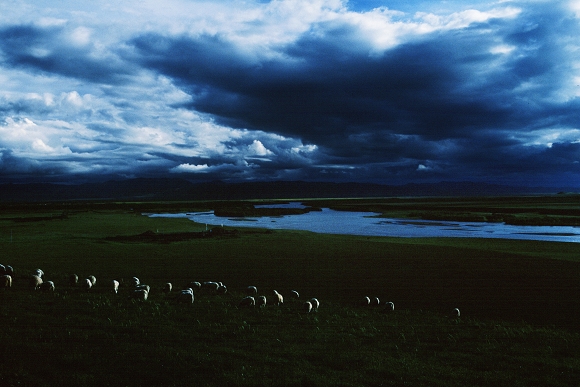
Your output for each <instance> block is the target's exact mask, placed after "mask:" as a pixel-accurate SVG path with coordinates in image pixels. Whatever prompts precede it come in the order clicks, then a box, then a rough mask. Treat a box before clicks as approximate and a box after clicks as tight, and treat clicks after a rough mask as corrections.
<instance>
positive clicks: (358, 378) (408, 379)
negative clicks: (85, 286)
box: [0, 203, 580, 386]
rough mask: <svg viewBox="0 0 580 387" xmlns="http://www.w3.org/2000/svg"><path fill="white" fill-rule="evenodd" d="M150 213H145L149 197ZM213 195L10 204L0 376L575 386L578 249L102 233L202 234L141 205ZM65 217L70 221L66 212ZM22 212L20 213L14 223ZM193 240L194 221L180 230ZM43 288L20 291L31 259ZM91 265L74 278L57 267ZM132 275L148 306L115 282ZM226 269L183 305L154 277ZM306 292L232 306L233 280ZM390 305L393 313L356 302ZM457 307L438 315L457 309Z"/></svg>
mask: <svg viewBox="0 0 580 387" xmlns="http://www.w3.org/2000/svg"><path fill="white" fill-rule="evenodd" d="M156 206H157V207H158V208H155V207H156ZM207 206H208V205H207V204H187V203H174V204H171V205H170V206H164V205H161V204H159V205H156V204H139V203H134V204H118V205H113V204H107V205H103V206H97V205H91V206H84V205H83V204H75V205H74V206H72V207H70V208H67V210H66V211H63V210H62V208H60V207H54V206H52V207H51V206H48V208H47V207H43V206H41V205H36V206H28V207H25V208H20V207H19V208H16V207H14V208H13V207H6V208H5V209H4V211H3V213H2V215H1V216H0V246H1V247H0V263H2V264H4V265H12V266H13V267H14V269H15V278H14V284H13V287H12V288H11V289H8V290H6V291H0V340H1V343H2V345H1V346H0V348H1V351H2V352H1V354H0V359H1V360H0V385H2V386H4V385H7V386H11V385H15V386H16V385H20V386H41V385H43V386H47V385H48V386H79V385H84V386H143V385H152V386H191V385H196V386H264V385H271V386H284V385H288V386H361V385H373V386H378V385H385V386H391V385H392V386H400V385H411V386H466V385H468V386H577V385H578V381H580V324H579V323H578V321H580V245H577V244H572V243H548V242H524V241H507V240H478V239H465V240H463V239H455V238H449V239H397V238H379V237H356V236H340V235H321V234H314V233H307V232H297V231H275V232H272V231H266V230H252V229H240V230H239V232H237V233H235V234H224V235H216V236H213V237H204V238H192V239H187V240H182V241H178V242H171V243H164V242H163V241H162V240H161V241H160V240H157V241H156V242H147V241H137V242H127V241H122V240H121V239H111V237H117V236H135V235H139V234H142V233H145V232H147V231H152V232H153V233H154V234H156V235H172V234H175V233H197V232H202V231H204V230H205V226H204V225H198V224H195V223H193V222H190V221H188V220H184V219H167V218H148V217H145V216H142V215H140V211H142V210H143V209H149V210H154V209H160V208H161V209H165V210H167V209H168V208H170V209H171V210H174V211H193V210H196V209H204V208H207ZM64 212H66V214H65V215H66V216H60V215H62V214H63V213H64ZM25 217H26V218H29V221H22V219H21V220H19V221H17V220H15V219H16V218H25ZM192 235H195V234H192ZM36 268H41V269H42V270H43V271H44V272H45V279H46V280H53V281H54V282H55V284H56V291H55V292H54V294H51V293H42V292H39V291H33V290H31V289H29V288H28V286H27V285H28V280H27V278H28V276H29V275H30V274H31V273H32V272H33V271H34V270H35V269H36ZM71 273H76V274H78V275H79V276H80V277H81V278H86V277H87V276H89V275H95V276H96V277H97V284H96V286H95V287H94V288H93V289H91V290H90V291H88V292H87V291H83V290H80V289H78V288H76V287H73V286H70V285H68V283H67V282H68V276H69V274H71ZM132 276H137V277H139V278H140V279H141V281H142V282H144V283H146V284H149V285H150V286H151V287H152V291H151V294H150V298H149V299H148V300H147V301H145V302H140V301H137V300H132V299H129V298H128V295H129V292H130V289H128V287H127V286H125V287H124V288H123V287H122V288H121V290H120V291H119V294H117V295H115V294H113V293H112V292H111V291H110V290H109V283H110V281H111V280H112V279H129V278H131V277H132ZM206 280H214V281H222V282H223V283H224V284H226V285H227V286H228V289H229V290H228V293H227V294H225V295H215V294H210V293H204V292H200V293H196V300H195V302H194V303H193V304H190V305H185V304H178V303H176V302H175V300H174V299H173V296H172V295H171V294H170V295H165V294H163V293H162V292H161V291H160V289H161V287H162V285H163V284H164V283H165V282H172V283H173V284H174V286H175V289H180V288H182V287H183V286H184V285H185V284H186V283H188V282H189V281H206ZM248 285H255V286H257V287H258V289H259V294H264V295H268V296H269V295H270V294H271V291H272V290H273V289H276V290H278V291H279V292H280V293H282V294H283V295H288V294H289V291H290V290H291V289H296V290H298V291H299V292H300V294H301V298H303V299H307V298H310V297H317V298H318V299H319V300H320V302H321V307H320V310H319V311H318V312H317V313H311V314H304V313H302V312H301V305H302V302H303V301H294V302H292V301H291V300H289V299H288V298H289V297H288V296H286V303H285V304H284V305H283V306H281V307H277V306H273V305H268V306H267V307H266V308H263V309H243V308H238V307H237V304H238V302H239V300H240V299H241V298H242V297H243V295H244V294H243V289H244V288H245V287H246V286H248ZM364 296H370V297H374V296H377V297H379V298H380V299H381V300H382V301H393V302H394V303H395V306H396V310H395V312H394V313H383V312H382V309H381V308H376V309H372V308H368V307H367V308H365V307H361V306H359V305H358V302H359V301H360V299H362V298H363V297H364ZM455 307H458V308H459V309H461V312H462V315H461V317H460V318H459V319H453V318H450V317H449V315H450V312H451V310H452V309H453V308H455Z"/></svg>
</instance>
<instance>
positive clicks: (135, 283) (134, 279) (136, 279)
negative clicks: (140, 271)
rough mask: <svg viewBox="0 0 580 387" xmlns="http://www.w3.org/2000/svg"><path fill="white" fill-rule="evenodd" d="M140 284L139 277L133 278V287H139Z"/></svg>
mask: <svg viewBox="0 0 580 387" xmlns="http://www.w3.org/2000/svg"><path fill="white" fill-rule="evenodd" d="M140 283H141V281H139V278H137V277H133V278H131V285H133V287H135V286H137V285H139V284H140Z"/></svg>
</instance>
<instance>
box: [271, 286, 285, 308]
mask: <svg viewBox="0 0 580 387" xmlns="http://www.w3.org/2000/svg"><path fill="white" fill-rule="evenodd" d="M272 293H273V294H274V302H273V303H274V304H276V305H278V306H280V305H282V304H283V303H284V297H282V295H281V294H280V293H278V292H277V291H276V290H274V291H272Z"/></svg>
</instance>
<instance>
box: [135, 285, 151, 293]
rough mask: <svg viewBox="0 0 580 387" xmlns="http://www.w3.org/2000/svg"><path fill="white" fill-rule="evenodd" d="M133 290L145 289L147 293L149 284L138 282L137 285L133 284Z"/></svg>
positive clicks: (149, 289) (149, 288)
mask: <svg viewBox="0 0 580 387" xmlns="http://www.w3.org/2000/svg"><path fill="white" fill-rule="evenodd" d="M135 290H146V291H147V293H149V292H150V291H151V286H149V285H145V284H139V285H137V286H135Z"/></svg>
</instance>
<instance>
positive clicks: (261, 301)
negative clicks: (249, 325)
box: [256, 296, 266, 308]
mask: <svg viewBox="0 0 580 387" xmlns="http://www.w3.org/2000/svg"><path fill="white" fill-rule="evenodd" d="M256 305H257V306H259V307H260V308H263V307H265V306H266V296H260V297H258V300H257V301H256Z"/></svg>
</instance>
